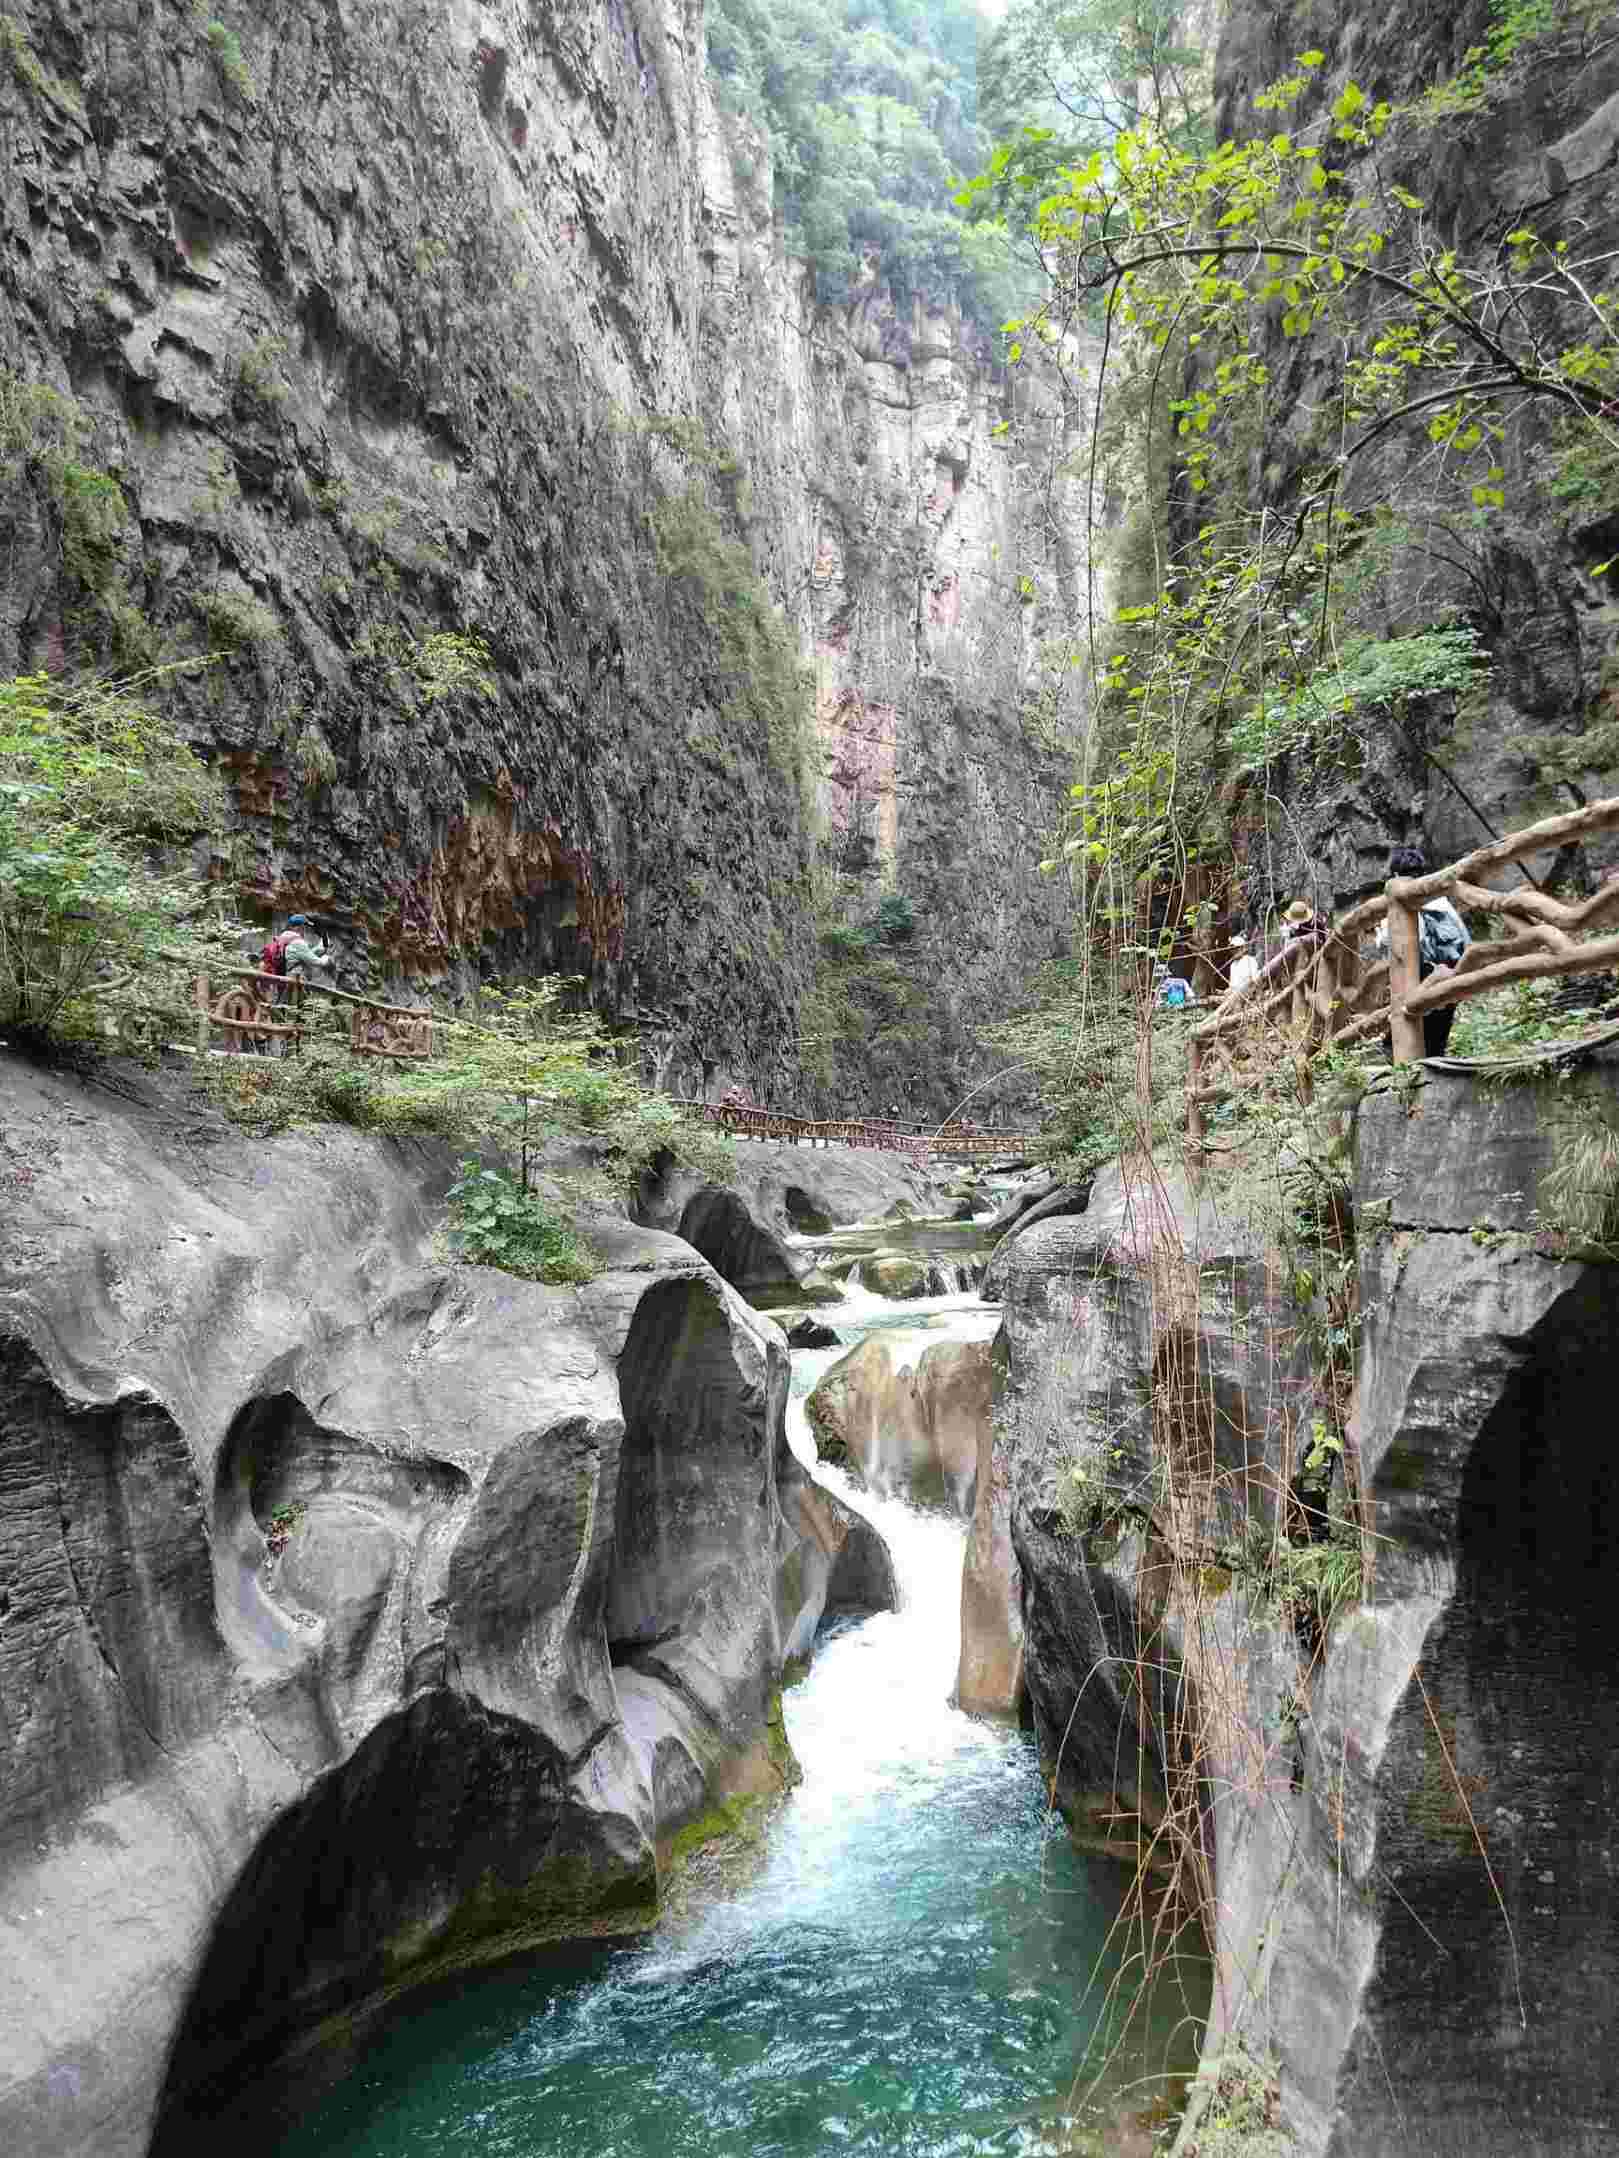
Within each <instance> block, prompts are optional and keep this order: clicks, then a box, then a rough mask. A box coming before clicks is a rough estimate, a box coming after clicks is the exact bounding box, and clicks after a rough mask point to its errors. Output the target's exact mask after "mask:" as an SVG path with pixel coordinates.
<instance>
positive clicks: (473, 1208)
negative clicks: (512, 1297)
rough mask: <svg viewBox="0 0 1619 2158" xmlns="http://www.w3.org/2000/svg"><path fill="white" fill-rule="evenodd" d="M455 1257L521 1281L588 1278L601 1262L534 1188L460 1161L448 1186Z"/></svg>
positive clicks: (563, 1280)
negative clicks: (456, 1175)
mask: <svg viewBox="0 0 1619 2158" xmlns="http://www.w3.org/2000/svg"><path fill="white" fill-rule="evenodd" d="M450 1216H451V1221H452V1223H453V1232H452V1233H453V1235H454V1238H455V1246H456V1251H457V1253H458V1255H459V1256H460V1257H461V1258H463V1259H465V1260H466V1261H467V1263H468V1264H469V1265H471V1266H498V1267H499V1268H500V1269H501V1270H502V1271H503V1272H504V1273H507V1274H518V1275H521V1277H522V1278H523V1279H524V1280H525V1281H549V1282H570V1281H572V1282H578V1281H590V1280H591V1279H593V1277H594V1276H595V1275H596V1274H598V1273H599V1272H600V1271H601V1266H600V1262H599V1260H597V1259H596V1258H595V1256H594V1255H593V1254H592V1253H591V1252H590V1251H589V1249H588V1248H587V1247H586V1246H585V1245H584V1244H583V1243H581V1242H580V1240H579V1238H578V1237H577V1236H576V1235H575V1234H574V1232H573V1230H572V1229H571V1228H570V1227H569V1225H568V1224H567V1223H566V1222H565V1221H562V1220H560V1219H559V1218H558V1217H557V1216H556V1215H555V1214H553V1213H552V1212H551V1210H550V1209H549V1208H548V1207H547V1206H546V1205H545V1204H544V1202H543V1201H542V1200H540V1199H538V1198H536V1197H535V1195H534V1194H533V1192H531V1191H525V1190H524V1189H523V1187H522V1185H521V1184H519V1183H518V1182H517V1181H516V1179H515V1178H514V1177H511V1176H508V1175H507V1174H506V1172H505V1170H503V1169H485V1168H483V1167H481V1166H480V1165H479V1163H477V1162H476V1161H464V1162H462V1164H461V1175H460V1179H459V1181H458V1182H457V1183H455V1184H453V1185H452V1186H451V1187H450Z"/></svg>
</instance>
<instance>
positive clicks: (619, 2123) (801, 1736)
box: [279, 1293, 1207, 2158]
mask: <svg viewBox="0 0 1619 2158" xmlns="http://www.w3.org/2000/svg"><path fill="white" fill-rule="evenodd" d="M826 1316H828V1317H830V1318H831V1319H832V1320H833V1321H834V1323H836V1324H837V1325H838V1326H839V1328H840V1331H842V1332H844V1333H845V1334H846V1335H848V1336H849V1337H850V1338H851V1339H852V1338H853V1337H854V1334H855V1333H856V1332H857V1331H858V1332H860V1333H864V1332H869V1331H872V1330H873V1329H875V1328H879V1327H881V1328H883V1329H885V1330H893V1331H894V1332H895V1334H896V1335H897V1336H898V1337H899V1339H900V1340H902V1341H903V1340H905V1339H906V1337H909V1336H910V1335H912V1334H913V1333H914V1334H916V1336H917V1345H918V1346H920V1344H921V1343H922V1342H923V1341H925V1340H927V1339H941V1338H946V1337H947V1336H949V1335H952V1334H955V1335H960V1334H968V1335H975V1336H977V1337H978V1338H987V1335H988V1334H989V1333H990V1332H992V1331H993V1328H994V1324H995V1314H994V1312H993V1311H992V1310H990V1309H988V1308H987V1307H985V1306H984V1305H982V1304H979V1303H977V1302H976V1300H975V1299H973V1298H972V1297H958V1298H954V1299H948V1298H946V1299H938V1300H936V1301H935V1302H933V1303H932V1304H929V1305H925V1306H916V1305H905V1306H892V1305H890V1306H884V1305H882V1304H881V1303H880V1302H879V1300H877V1299H876V1298H873V1297H870V1296H865V1295H861V1294H858V1293H857V1294H856V1296H855V1297H854V1298H853V1299H852V1301H851V1303H850V1304H849V1305H845V1306H842V1307H839V1308H837V1309H834V1310H833V1311H832V1312H830V1313H828V1314H826ZM919 1328H920V1329H925V1330H926V1331H925V1332H918V1329H919ZM841 1353H843V1352H842V1351H841V1350H838V1351H819V1352H817V1351H810V1352H801V1353H800V1354H799V1355H798V1356H796V1357H795V1359H794V1362H795V1372H794V1403H793V1408H792V1411H791V1416H790V1437H791V1440H792V1443H793V1445H794V1448H795V1451H800V1452H804V1451H806V1450H808V1451H809V1452H810V1454H811V1455H812V1454H813V1442H812V1441H811V1440H810V1438H809V1434H808V1430H807V1426H806V1425H805V1422H804V1419H803V1412H802V1402H803V1397H804V1394H805V1393H806V1392H807V1390H808V1388H809V1386H810V1385H811V1384H812V1383H813V1380H814V1378H815V1376H816V1375H817V1374H818V1372H819V1371H820V1370H821V1369H824V1368H825V1366H826V1365H827V1364H828V1363H829V1362H831V1361H832V1360H833V1359H834V1358H835V1356H836V1355H838V1354H841ZM823 1473H824V1476H825V1480H826V1481H827V1482H828V1483H830V1484H832V1485H833V1486H834V1487H835V1488H839V1489H841V1490H842V1491H843V1492H844V1494H845V1495H849V1487H848V1486H847V1484H846V1483H845V1482H844V1480H843V1479H842V1478H841V1476H840V1475H839V1473H838V1472H837V1471H835V1470H828V1471H825V1472H823ZM855 1503H858V1504H859V1505H860V1506H861V1508H862V1510H863V1511H865V1512H866V1513H868V1514H869V1515H870V1516H871V1517H872V1518H873V1519H874V1520H875V1521H876V1523H877V1525H878V1527H879V1528H880V1529H881V1531H882V1533H883V1535H884V1536H885V1537H886V1538H887V1540H888V1544H889V1547H890V1549H891V1551H892V1552H893V1555H894V1560H895V1564H896V1569H897V1573H898V1577H899V1580H900V1584H901V1589H902V1595H903V1602H902V1607H901V1609H900V1610H898V1611H897V1612H893V1613H889V1614H885V1615H883V1616H881V1617H877V1618H871V1619H867V1620H864V1621H860V1622H845V1623H842V1624H840V1625H838V1626H837V1627H835V1628H833V1629H830V1630H829V1631H828V1632H827V1633H826V1634H825V1635H823V1637H822V1640H821V1642H820V1644H819V1646H818V1649H817V1653H816V1656H815V1659H814V1662H813V1664H812V1667H811V1669H810V1671H809V1674H808V1676H807V1677H806V1678H805V1679H804V1680H803V1681H802V1682H801V1683H800V1684H798V1685H797V1686H795V1687H793V1688H792V1689H791V1690H790V1691H789V1692H788V1694H787V1697H786V1703H785V1713H786V1721H787V1729H788V1735H789V1737H790V1739H791V1742H792V1746H793V1750H794V1753H795V1754H796V1755H797V1757H798V1760H799V1763H800V1765H801V1767H802V1770H803V1781H802V1783H801V1784H800V1785H799V1786H798V1788H797V1789H796V1790H795V1791H794V1792H793V1793H792V1795H791V1796H790V1797H789V1798H788V1799H787V1800H786V1802H785V1803H784V1804H783V1805H782V1806H781V1807H780V1808H779V1809H778V1810H777V1811H776V1813H775V1814H774V1816H773V1817H772V1819H771V1820H770V1822H769V1824H768V1826H767V1827H766V1829H765V1831H764V1834H763V1837H762V1840H761V1842H760V1844H759V1846H758V1848H757V1850H756V1851H754V1852H753V1853H752V1854H750V1856H751V1861H752V1862H751V1863H749V1864H746V1865H744V1866H742V1867H740V1868H738V1867H737V1866H735V1865H732V1866H730V1867H729V1868H728V1869H720V1870H719V1872H718V1874H717V1876H716V1880H715V1883H714V1885H713V1886H712V1887H711V1888H710V1891H709V1894H708V1896H707V1898H706V1899H705V1897H704V1896H703V1895H702V1894H701V1893H699V1894H698V1895H696V1896H688V1897H687V1899H686V1901H685V1907H684V1908H683V1910H682V1911H681V1912H680V1914H679V1915H677V1916H675V1917H672V1918H671V1919H670V1920H668V1921H666V1922H665V1923H664V1925H662V1926H661V1927H660V1928H659V1929H658V1931H657V1932H655V1933H654V1934H653V1935H652V1936H651V1937H650V1938H649V1939H648V1940H647V1941H646V1942H644V1943H642V1944H640V1945H637V1946H632V1947H624V1946H618V1947H609V1948H593V1949H589V1950H585V1951H580V1952H574V1953H571V1954H568V1955H560V1956H558V1955H553V1956H551V1957H548V1958H543V1959H540V1960H538V1961H533V1962H529V1963H527V1964H524V1965H523V1966H521V1967H518V1968H514V1969H507V1970H505V1971H503V1972H500V1973H496V1974H493V1975H490V1976H487V1977H483V1978H475V1979H472V1980H470V1981H467V1982H465V1983H463V1984H462V1985H461V1986H460V1987H458V1988H457V1989H455V1990H454V1992H453V1993H450V1994H447V1995H444V1996H441V1997H439V1998H437V1999H434V2000H430V2001H428V2002H427V2004H426V2005H425V2006H421V2007H419V2008H418V2009H417V2010H416V2012H414V2013H412V2014H410V2015H409V2016H408V2018H406V2019H405V2020H403V2021H401V2022H399V2023H397V2024H396V2025H395V2026H394V2027H393V2028H392V2029H390V2030H388V2031H386V2032H385V2033H383V2034H382V2035H380V2036H378V2037H377V2038H375V2039H374V2040H373V2041H372V2042H371V2043H370V2045H369V2046H368V2047H367V2048H366V2050H365V2051H364V2053H363V2055H362V2057H361V2059H360V2060H359V2062H358V2063H357V2065H356V2066H355V2068H354V2071H353V2072H352V2073H351V2074H350V2075H349V2076H348V2078H347V2079H346V2080H345V2081H344V2082H343V2083H342V2084H340V2085H339V2086H338V2087H337V2088H336V2089H335V2090H333V2091H331V2092H329V2093H328V2094H327V2095H326V2096H325V2097H324V2098H323V2099H320V2100H318V2101H314V2102H312V2103H311V2104H310V2106H309V2108H308V2109H307V2110H306V2111H305V2112H304V2113H303V2114H302V2117H301V2118H300V2119H299V2120H298V2122H297V2124H296V2126H295V2127H294V2128H293V2129H291V2130H290V2131H289V2132H288V2133H286V2134H285V2135H284V2136H283V2137H282V2139H281V2141H280V2144H279V2153H280V2158H472V2154H474V2153H476V2154H477V2158H562V2154H564V2153H566V2154H568V2158H829V2154H832V2153H857V2152H858V2153H882V2154H884V2158H924V2154H925V2158H957V2154H962V2158H965V2154H969V2153H972V2154H980V2153H981V2154H992V2158H1002V2154H1004V2158H1012V2154H1019V2153H1031V2154H1032V2153H1043V2152H1053V2153H1055V2152H1074V2153H1080V2152H1084V2153H1100V2152H1103V2151H1106V2152H1109V2153H1115V2154H1127V2153H1137V2152H1139V2153H1142V2154H1145V2153H1147V2152H1149V2151H1150V2150H1151V2149H1152V2148H1153V2147H1154V2146H1153V2139H1152V2135H1151V2131H1150V2126H1149V2125H1148V2123H1149V2122H1150V2121H1151V2120H1152V2119H1153V2118H1156V2120H1157V2121H1158V2122H1161V2121H1162V2120H1163V2118H1164V2117H1165V2114H1166V2112H1167V2110H1168V2106H1169V2101H1170V2100H1171V2098H1172V2096H1173V2094H1174V2092H1175V2090H1176V2088H1177V2087H1178V2078H1179V2077H1180V2076H1182V2075H1184V2074H1185V2073H1186V2072H1187V2071H1188V2070H1189V2069H1190V2067H1191V2066H1192V2064H1193V2061H1194V2059H1195V2051H1196V2036H1197V2031H1196V2019H1197V2015H1198V2013H1199V2012H1200V2011H1201V2007H1202V1999H1203V1995H1204V1994H1205V1993H1206V1983H1207V1981H1206V1975H1205V1973H1204V1972H1203V1970H1202V1967H1201V1966H1200V1965H1197V1964H1188V1965H1187V1966H1186V1967H1185V1968H1184V1969H1183V1971H1182V1972H1181V1973H1179V1974H1178V1975H1177V1978H1176V1980H1175V1982H1174V1983H1169V1982H1163V1983H1160V1985H1159V1986H1158V1988H1157V1990H1156V1993H1155V1995H1154V1997H1153V1998H1152V1999H1150V2000H1148V2001H1144V2002H1142V2003H1140V2004H1139V2006H1138V2012H1137V2013H1136V2015H1135V2016H1134V2017H1133V2018H1132V2019H1130V2027H1129V2030H1128V2031H1127V2033H1126V2035H1125V2037H1124V2039H1123V2041H1122V2042H1115V2043H1114V2044H1111V2045H1110V2043H1109V2040H1110V2038H1112V2039H1113V2040H1115V2041H1117V2032H1118V2027H1119V2025H1120V2024H1121V2023H1122V2022H1123V2021H1124V2020H1126V2019H1125V2015H1124V2010H1125V2008H1126V2007H1127V2006H1128V2004H1129V2002H1130V2001H1132V2000H1133V1999H1134V1998H1135V1995H1134V1991H1133V1989H1132V1987H1131V1986H1130V1984H1129V1983H1128V1982H1127V1981H1128V1978H1129V1977H1130V1975H1131V1973H1130V1966H1129V1961H1128V1957H1127V1955H1122V1954H1121V1949H1120V1945H1119V1940H1118V1929H1117V1927H1116V1925H1115V1921H1116V1920H1117V1918H1118V1914H1119V1909H1120V1902H1121V1897H1122V1894H1123V1888H1124V1879H1123V1875H1122V1872H1121V1871H1120V1869H1118V1868H1116V1867H1114V1866H1112V1865H1109V1864H1107V1863H1105V1862H1103V1861H1100V1860H1096V1859H1089V1858H1083V1857H1081V1856H1079V1855H1078V1854H1077V1853H1076V1852H1075V1851H1074V1849H1073V1847H1072V1845H1071V1844H1070V1842H1069V1840H1068V1837H1067V1835H1066V1833H1065V1831H1064V1830H1063V1828H1062V1827H1061V1824H1060V1823H1057V1822H1055V1821H1054V1820H1053V1819H1052V1818H1051V1817H1050V1816H1049V1815H1048V1813H1047V1811H1046V1807H1045V1802H1044V1794H1043V1789H1042V1785H1041V1779H1040V1774H1039V1767H1038V1763H1037V1761H1036V1759H1035V1756H1034V1752H1033V1748H1032V1745H1031V1743H1030V1741H1029V1740H1028V1738H1027V1737H1026V1736H1025V1735H1024V1734H1022V1733H1021V1732H1019V1731H1017V1730H1014V1729H1011V1728H1009V1727H1005V1726H1000V1725H996V1724H992V1723H987V1722H982V1721H977V1720H974V1719H973V1718H970V1717H967V1716H964V1715H962V1714H960V1713H959V1712H958V1711H957V1710H956V1709H954V1708H952V1707H951V1706H950V1694H951V1690H952V1687H953V1684H954V1680H955V1672H956V1660H957V1653H958V1642H959V1608H960V1582H961V1558H962V1541H963V1527H962V1524H961V1523H960V1522H958V1521H955V1520H952V1519H949V1518H947V1517H945V1516H943V1515H938V1514H926V1513H921V1512H918V1511H915V1510H913V1509H912V1508H910V1507H908V1506H906V1505H903V1504H901V1503H900V1502H898V1501H897V1500H879V1499H873V1498H871V1497H870V1496H869V1495H855ZM1121 1966H1122V1969H1123V1975H1122V1976H1121ZM1115 1978H1118V1979H1119V1987H1118V1990H1116V1992H1115V1994H1114V1998H1113V2005H1112V2008H1111V2010H1109V2009H1108V2007H1107V2005H1106V2001H1105V1996H1106V1995H1107V1991H1108V1986H1109V1982H1110V1980H1113V1979H1115Z"/></svg>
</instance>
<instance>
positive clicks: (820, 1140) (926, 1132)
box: [675, 1098, 1040, 1162]
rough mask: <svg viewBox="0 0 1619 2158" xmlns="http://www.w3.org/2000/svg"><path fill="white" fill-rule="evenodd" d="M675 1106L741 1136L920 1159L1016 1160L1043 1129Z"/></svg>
mask: <svg viewBox="0 0 1619 2158" xmlns="http://www.w3.org/2000/svg"><path fill="white" fill-rule="evenodd" d="M675 1106H676V1107H677V1108H679V1109H686V1110H689V1111H690V1112H691V1113H692V1114H693V1115H694V1116H700V1117H701V1118H702V1119H703V1121H704V1122H705V1123H708V1124H712V1125H714V1126H716V1127H717V1129H718V1130H720V1131H724V1132H729V1133H730V1134H731V1135H732V1137H733V1138H737V1139H785V1140H787V1141H788V1142H789V1143H790V1144H792V1145H795V1146H866V1147H873V1148H876V1149H877V1150H878V1151H879V1152H882V1153H885V1154H909V1155H910V1156H911V1158H912V1159H913V1160H914V1161H917V1162H926V1161H928V1160H930V1159H934V1158H938V1159H943V1160H946V1161H1000V1160H1015V1159H1017V1158H1019V1157H1021V1156H1024V1155H1027V1154H1028V1153H1030V1152H1031V1151H1032V1149H1033V1148H1035V1147H1036V1146H1038V1144H1039V1142H1040V1134H1039V1133H1038V1132H1030V1131H978V1130H975V1129H969V1128H964V1127H963V1126H961V1125H959V1124H941V1125H937V1126H935V1127H933V1128H932V1129H929V1128H927V1127H925V1126H922V1125H916V1126H910V1127H907V1126H905V1125H903V1124H894V1123H890V1122H888V1121H887V1120H886V1119H884V1118H882V1117H807V1116H793V1115H791V1114H790V1113H789V1112H787V1111H785V1110H779V1109H761V1108H758V1107H757V1106H755V1105H754V1104H752V1103H749V1104H748V1105H747V1106H745V1107H744V1106H743V1105H741V1104H739V1103H736V1102H711V1101H682V1100H679V1099H678V1098H677V1099H676V1102H675Z"/></svg>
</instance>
